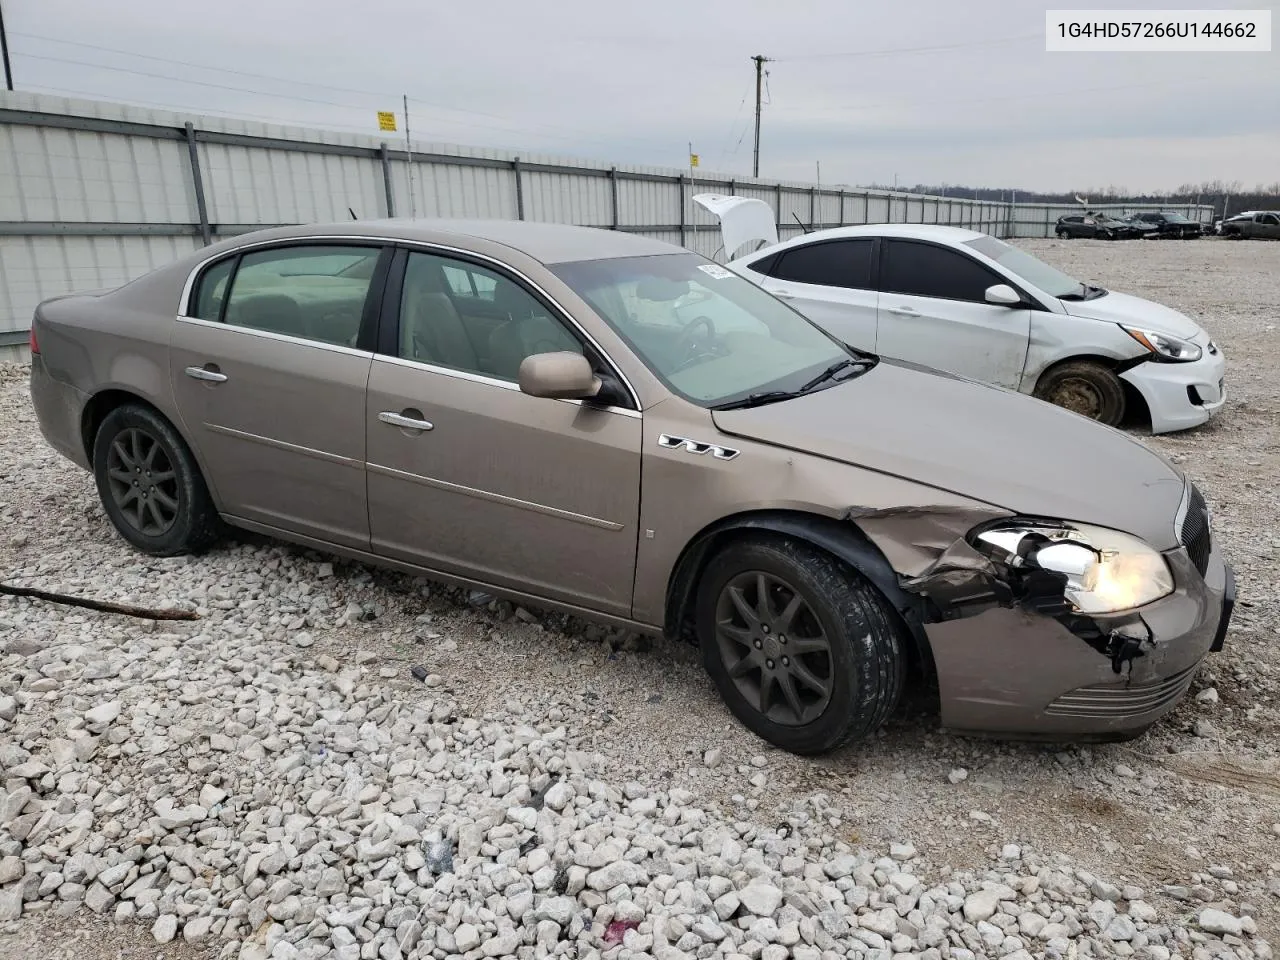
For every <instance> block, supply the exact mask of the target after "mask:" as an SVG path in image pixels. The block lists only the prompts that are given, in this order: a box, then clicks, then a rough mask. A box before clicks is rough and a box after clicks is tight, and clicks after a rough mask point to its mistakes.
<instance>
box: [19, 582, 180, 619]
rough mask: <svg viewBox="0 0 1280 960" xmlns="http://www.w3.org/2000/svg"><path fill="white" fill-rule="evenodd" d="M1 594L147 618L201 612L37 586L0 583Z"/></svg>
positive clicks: (176, 617) (163, 617)
mask: <svg viewBox="0 0 1280 960" xmlns="http://www.w3.org/2000/svg"><path fill="white" fill-rule="evenodd" d="M0 594H7V595H9V596H11V597H31V598H33V599H35V600H47V601H49V602H50V603H65V604H67V605H68V606H72V607H85V608H87V609H89V610H99V611H101V612H103V613H123V614H125V615H126V616H130V617H141V618H143V619H145V620H199V619H200V616H199V614H197V613H195V612H193V611H191V610H152V609H149V608H147V607H135V606H133V605H132V604H127V603H111V602H110V601H109V600H90V599H88V598H87V597H72V596H69V595H67V594H65V593H51V592H49V591H48V590H37V589H36V588H35V587H11V586H9V585H8V584H4V583H0Z"/></svg>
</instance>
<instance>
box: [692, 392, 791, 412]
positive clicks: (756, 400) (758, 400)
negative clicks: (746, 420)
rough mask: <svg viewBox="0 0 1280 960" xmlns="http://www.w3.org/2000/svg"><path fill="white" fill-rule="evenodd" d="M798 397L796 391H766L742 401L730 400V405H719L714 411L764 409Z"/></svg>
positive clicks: (713, 408) (744, 398)
mask: <svg viewBox="0 0 1280 960" xmlns="http://www.w3.org/2000/svg"><path fill="white" fill-rule="evenodd" d="M794 396H798V394H797V392H796V391H795V390H766V391H764V393H753V394H750V395H749V396H745V397H743V398H742V399H741V400H730V401H729V402H728V403H718V404H716V405H715V406H714V407H712V408H711V409H712V410H741V409H743V408H744V407H762V406H764V405H765V404H766V403H777V402H778V401H779V400H790V399H791V398H792V397H794Z"/></svg>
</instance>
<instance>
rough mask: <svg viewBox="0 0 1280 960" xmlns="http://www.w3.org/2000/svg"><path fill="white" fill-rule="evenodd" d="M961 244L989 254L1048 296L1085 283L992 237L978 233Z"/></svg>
mask: <svg viewBox="0 0 1280 960" xmlns="http://www.w3.org/2000/svg"><path fill="white" fill-rule="evenodd" d="M965 246H967V247H972V248H973V249H974V250H977V251H978V253H980V254H982V255H983V256H984V257H990V258H991V259H992V260H994V261H995V262H996V263H998V264H1000V266H1002V267H1004V268H1005V269H1006V270H1008V271H1009V272H1010V273H1012V274H1015V275H1016V276H1019V277H1021V278H1022V279H1023V280H1025V281H1027V283H1029V284H1031V285H1032V286H1033V287H1039V288H1040V289H1041V290H1043V291H1044V292H1045V293H1047V294H1049V296H1051V297H1065V296H1069V295H1076V294H1079V293H1080V291H1081V289H1082V288H1084V286H1085V285H1084V284H1082V283H1081V282H1080V281H1079V280H1077V279H1075V277H1069V276H1067V274H1065V273H1063V272H1062V271H1061V270H1058V269H1055V268H1054V267H1051V266H1049V265H1048V264H1047V263H1045V262H1044V261H1043V260H1037V259H1036V258H1035V257H1033V256H1031V254H1029V253H1027V252H1025V251H1023V250H1019V249H1018V248H1017V247H1014V246H1010V245H1009V244H1007V243H1005V242H1004V241H1003V240H997V239H996V238H995V237H986V236H983V237H978V238H977V239H976V240H968V241H966V242H965Z"/></svg>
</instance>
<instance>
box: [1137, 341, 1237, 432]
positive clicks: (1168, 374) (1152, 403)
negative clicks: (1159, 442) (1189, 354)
mask: <svg viewBox="0 0 1280 960" xmlns="http://www.w3.org/2000/svg"><path fill="white" fill-rule="evenodd" d="M1226 369H1227V364H1226V359H1225V358H1224V357H1223V355H1222V351H1221V350H1219V351H1218V352H1217V353H1216V354H1210V353H1208V352H1207V351H1206V353H1205V355H1204V356H1203V357H1201V358H1200V359H1199V360H1196V361H1195V362H1194V363H1155V362H1153V361H1150V360H1148V361H1147V362H1145V363H1140V364H1138V365H1137V366H1136V367H1133V368H1132V369H1129V370H1126V371H1125V372H1124V373H1122V374H1120V377H1121V379H1123V380H1127V381H1128V382H1129V383H1130V384H1132V385H1133V386H1134V387H1135V388H1137V390H1138V392H1139V393H1141V394H1142V399H1144V400H1145V401H1146V402H1147V410H1148V411H1150V413H1151V432H1152V433H1172V432H1173V431H1175V430H1186V429H1189V428H1190V427H1198V426H1199V425H1200V424H1202V423H1205V422H1207V421H1208V420H1209V418H1211V417H1212V416H1213V415H1214V414H1215V413H1217V412H1218V411H1219V410H1221V409H1222V405H1223V404H1224V403H1226V402H1227V391H1226V381H1225V373H1226Z"/></svg>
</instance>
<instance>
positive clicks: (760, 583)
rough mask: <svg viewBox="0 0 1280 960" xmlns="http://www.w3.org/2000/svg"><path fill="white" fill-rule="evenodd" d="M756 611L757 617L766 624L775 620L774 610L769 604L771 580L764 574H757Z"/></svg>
mask: <svg viewBox="0 0 1280 960" xmlns="http://www.w3.org/2000/svg"><path fill="white" fill-rule="evenodd" d="M756 611H757V614H756V616H758V617H759V618H760V619H761V620H763V621H764V622H765V623H768V622H769V621H770V620H772V619H773V608H772V607H771V606H770V604H769V580H768V578H767V577H766V576H765V575H764V574H763V573H757V574H756Z"/></svg>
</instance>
